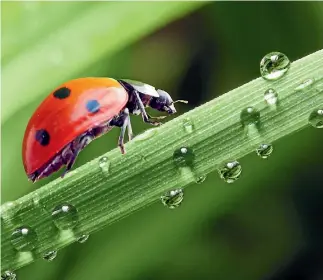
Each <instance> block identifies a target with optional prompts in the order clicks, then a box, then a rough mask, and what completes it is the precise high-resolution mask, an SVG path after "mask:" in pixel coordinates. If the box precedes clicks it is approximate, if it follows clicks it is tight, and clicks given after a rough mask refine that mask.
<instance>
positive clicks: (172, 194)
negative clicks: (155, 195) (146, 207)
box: [160, 189, 184, 209]
mask: <svg viewBox="0 0 323 280" xmlns="http://www.w3.org/2000/svg"><path fill="white" fill-rule="evenodd" d="M160 199H161V201H162V203H163V204H164V205H165V206H166V207H168V208H169V209H174V208H176V207H178V206H180V205H181V203H182V201H183V199H184V192H183V190H182V189H175V190H171V191H168V192H166V193H165V194H164V195H162V196H161V197H160Z"/></svg>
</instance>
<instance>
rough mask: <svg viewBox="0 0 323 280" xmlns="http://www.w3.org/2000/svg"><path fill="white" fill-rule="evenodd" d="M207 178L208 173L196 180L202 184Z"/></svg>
mask: <svg viewBox="0 0 323 280" xmlns="http://www.w3.org/2000/svg"><path fill="white" fill-rule="evenodd" d="M205 179H206V175H201V176H198V177H197V178H196V180H195V182H196V184H202V183H203V182H204V181H205Z"/></svg>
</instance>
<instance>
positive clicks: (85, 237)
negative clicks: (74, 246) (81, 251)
mask: <svg viewBox="0 0 323 280" xmlns="http://www.w3.org/2000/svg"><path fill="white" fill-rule="evenodd" d="M89 237H90V235H88V234H83V235H81V236H80V237H79V238H77V239H76V241H77V242H78V243H85V242H86V241H87V240H88V239H89Z"/></svg>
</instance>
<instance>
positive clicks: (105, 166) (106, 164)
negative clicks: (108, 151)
mask: <svg viewBox="0 0 323 280" xmlns="http://www.w3.org/2000/svg"><path fill="white" fill-rule="evenodd" d="M99 167H100V168H101V170H102V172H103V173H104V174H109V172H110V161H109V159H108V157H101V158H100V159H99Z"/></svg>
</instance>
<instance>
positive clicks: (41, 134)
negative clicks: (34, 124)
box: [35, 129, 50, 146]
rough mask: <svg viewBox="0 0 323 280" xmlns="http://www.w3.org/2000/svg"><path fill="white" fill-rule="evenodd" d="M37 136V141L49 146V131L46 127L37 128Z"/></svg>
mask: <svg viewBox="0 0 323 280" xmlns="http://www.w3.org/2000/svg"><path fill="white" fill-rule="evenodd" d="M35 138H36V141H37V142H38V143H39V144H40V145H42V146H47V145H48V144H49V141H50V136H49V133H48V132H47V130H45V129H39V130H37V131H36V136H35Z"/></svg>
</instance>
